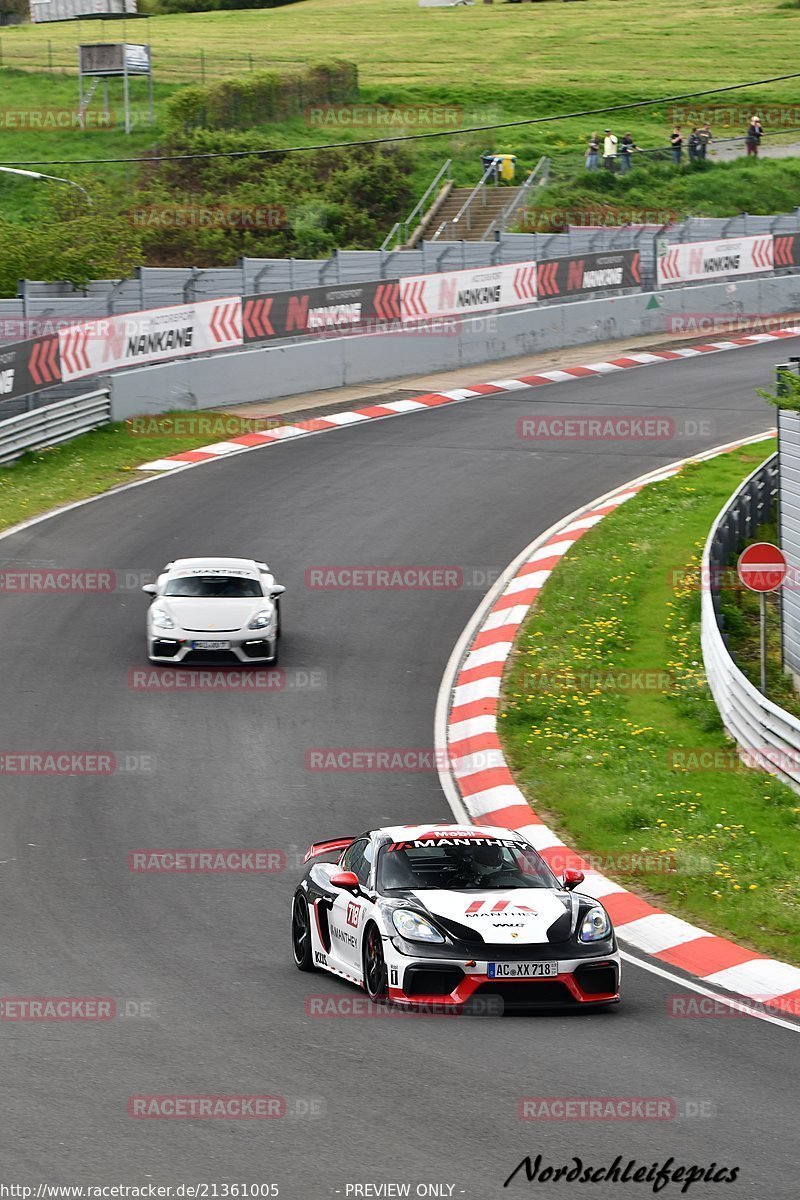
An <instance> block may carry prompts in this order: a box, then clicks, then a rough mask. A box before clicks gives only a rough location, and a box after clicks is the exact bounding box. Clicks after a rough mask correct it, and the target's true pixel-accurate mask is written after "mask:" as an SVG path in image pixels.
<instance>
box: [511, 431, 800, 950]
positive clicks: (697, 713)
mask: <svg viewBox="0 0 800 1200" xmlns="http://www.w3.org/2000/svg"><path fill="white" fill-rule="evenodd" d="M773 449H774V446H773V443H770V442H762V443H759V444H758V445H755V446H752V447H745V448H744V449H741V450H738V451H734V452H732V453H730V454H726V455H723V456H721V457H720V458H718V459H714V460H712V461H711V462H708V463H703V464H695V465H692V466H689V467H687V468H686V469H685V470H684V471H682V472H681V473H680V475H678V476H676V477H675V478H674V479H670V480H667V481H665V482H663V483H658V484H653V485H651V486H649V487H647V488H645V489H644V490H643V491H642V492H641V493H640V494H639V495H638V496H637V497H636V498H634V499H633V500H630V501H628V502H627V503H626V504H624V505H623V506H622V507H621V508H619V509H618V510H616V511H615V512H614V513H612V514H611V515H610V516H608V517H606V519H605V520H604V521H603V522H601V524H600V525H599V526H597V528H596V529H594V530H592V531H590V532H589V533H587V534H586V535H585V536H584V538H582V540H581V541H580V543H579V545H578V546H577V547H576V549H575V550H574V551H573V552H572V553H571V554H570V555H568V556H567V557H566V558H565V559H563V560H562V561H561V563H560V564H559V566H558V567H557V569H556V571H555V572H554V573H553V576H552V578H551V579H550V581H549V582H548V585H547V587H546V589H545V591H544V593H543V595H542V597H541V600H540V602H539V604H538V606H537V608H536V609H535V611H534V613H533V614H532V615H531V617H530V618H529V619H528V621H527V622H526V624H525V626H524V627H523V630H522V632H521V634H520V637H519V639H518V642H517V647H516V650H515V654H514V657H513V659H512V663H511V666H510V669H509V671H508V673H507V677H506V680H505V684H504V690H503V694H502V700H501V706H502V707H501V718H502V719H501V721H500V727H501V736H502V739H503V743H504V747H505V751H506V755H507V758H508V762H509V764H510V766H511V768H512V770H513V771H514V773H515V775H516V777H517V781H518V783H519V785H520V786H521V788H522V789H523V791H524V792H525V794H526V795H527V796H528V797H529V798H530V800H531V803H532V804H533V806H534V807H535V809H536V811H537V812H538V813H539V814H540V815H541V816H542V817H543V818H544V819H545V820H546V821H547V822H548V823H549V824H550V825H551V826H552V827H553V828H554V829H556V830H558V831H559V832H560V833H561V834H562V836H563V837H564V839H565V840H566V841H567V842H568V844H569V845H571V846H573V847H575V848H576V849H579V850H581V851H582V852H583V853H585V854H588V855H591V856H595V857H596V858H597V859H599V862H598V866H599V867H600V869H601V870H603V871H604V872H605V873H607V874H609V875H611V876H612V877H614V878H616V879H617V880H619V881H620V882H621V883H623V884H625V885H627V886H629V887H631V888H633V889H634V890H636V891H640V892H643V893H644V894H646V895H648V896H649V897H651V898H653V900H654V902H655V903H657V904H659V905H661V906H663V907H665V908H666V909H667V910H668V911H670V912H673V913H676V914H679V915H681V916H682V917H684V918H686V919H687V920H689V921H692V922H696V923H698V924H700V925H702V926H703V927H704V928H706V929H709V930H712V931H714V932H716V933H719V934H721V935H724V936H728V937H732V938H734V939H735V940H737V941H740V942H745V943H747V944H749V945H750V946H752V947H753V948H755V949H756V950H759V951H761V952H762V953H765V954H771V955H776V956H777V957H779V958H781V959H788V960H790V961H793V962H795V963H800V899H798V886H797V885H798V876H797V864H798V862H800V800H798V797H797V795H796V794H795V793H794V792H793V791H792V790H791V789H790V788H788V787H786V786H785V785H784V784H782V783H779V782H778V781H777V780H775V779H772V778H770V777H769V776H767V775H765V774H762V773H761V772H758V771H752V770H747V769H744V768H740V767H739V766H738V761H737V759H736V757H735V755H734V753H733V743H732V742H731V741H730V740H729V739H728V738H727V737H726V735H725V734H724V732H723V729H722V725H721V722H720V719H719V714H718V712H717V709H716V706H715V705H714V702H713V699H712V698H711V695H710V692H709V691H708V687H707V684H706V682H705V677H704V672H703V666H702V655H701V650H700V596H701V593H700V579H699V565H700V555H701V552H702V546H703V543H704V541H705V538H706V536H707V533H708V530H709V528H710V526H711V523H712V522H713V520H714V518H715V516H716V515H717V513H718V512H719V510H720V509H721V508H722V506H723V504H724V502H725V501H726V499H728V497H729V496H730V495H731V493H732V492H733V491H734V490H735V488H736V486H737V484H738V483H740V482H741V480H742V479H743V478H744V477H745V476H746V475H748V474H749V473H750V472H751V471H752V470H754V469H755V467H756V466H757V465H758V463H760V462H761V461H763V459H764V458H765V457H766V456H767V454H768V453H769V452H771V451H772V450H773ZM708 764H712V765H711V767H710V769H706V767H707V766H708Z"/></svg>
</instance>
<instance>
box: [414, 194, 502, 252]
mask: <svg viewBox="0 0 800 1200" xmlns="http://www.w3.org/2000/svg"><path fill="white" fill-rule="evenodd" d="M473 190H474V189H473V188H453V189H452V191H451V192H450V194H449V196H448V197H447V199H446V200H445V202H444V204H443V205H442V207H441V210H440V211H439V212H438V213H437V214H436V222H435V227H434V228H432V229H431V230H430V231H429V233H428V236H429V237H430V238H431V239H432V240H435V241H440V242H442V241H444V242H452V241H465V242H479V241H480V240H481V238H482V237H483V235H484V234H485V233H486V231H487V230H488V229H489V227H490V226H491V225H492V224H493V222H494V221H495V220H496V219H497V218H498V217H499V216H500V214H501V213H502V212H503V209H504V208H506V207H507V206H508V205H509V204H510V203H511V202H512V200H513V198H514V194H515V193H518V192H519V190H520V189H519V188H518V187H517V188H513V187H493V186H490V185H485V186H484V187H482V188H481V189H480V191H479V192H478V194H477V196H475V198H474V199H473V201H472V203H471V204H470V206H469V208H468V209H467V211H466V212H464V213H462V214H461V217H460V219H459V220H458V221H457V222H456V223H455V224H454V218H455V217H457V216H458V214H459V213H460V212H461V209H462V208H463V207H464V205H465V204H466V202H467V200H468V199H469V197H470V196H471V195H472V192H473Z"/></svg>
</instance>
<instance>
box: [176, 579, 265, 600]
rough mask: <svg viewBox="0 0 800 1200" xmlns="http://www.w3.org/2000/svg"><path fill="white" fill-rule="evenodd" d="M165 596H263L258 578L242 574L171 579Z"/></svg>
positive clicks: (228, 598)
mask: <svg viewBox="0 0 800 1200" xmlns="http://www.w3.org/2000/svg"><path fill="white" fill-rule="evenodd" d="M164 595H165V596H183V597H185V598H187V599H188V598H191V599H194V600H242V599H248V598H250V597H253V596H263V595H264V592H263V591H262V588H261V584H260V583H259V581H258V580H257V579H247V578H245V577H243V576H241V575H184V576H183V577H182V578H180V579H170V581H169V583H168V584H167V586H166V588H165V589H164Z"/></svg>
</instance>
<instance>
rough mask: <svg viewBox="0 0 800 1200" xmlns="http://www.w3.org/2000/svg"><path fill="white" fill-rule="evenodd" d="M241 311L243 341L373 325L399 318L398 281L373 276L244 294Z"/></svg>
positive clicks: (339, 330)
mask: <svg viewBox="0 0 800 1200" xmlns="http://www.w3.org/2000/svg"><path fill="white" fill-rule="evenodd" d="M242 316H243V331H244V340H245V342H265V341H270V340H271V339H272V338H286V337H299V336H303V335H304V334H311V335H316V336H317V337H320V336H324V335H325V334H329V333H336V332H339V333H342V332H347V331H348V330H358V329H361V328H364V329H366V330H369V329H374V328H375V327H380V326H381V325H382V324H383V323H387V322H397V321H399V320H400V301H399V290H398V281H397V280H396V279H384V280H380V281H375V280H373V281H372V282H369V283H347V284H344V283H343V284H332V285H331V286H329V287H314V288H305V289H304V290H299V291H293V292H267V293H266V294H264V295H255V296H244V297H243V299H242Z"/></svg>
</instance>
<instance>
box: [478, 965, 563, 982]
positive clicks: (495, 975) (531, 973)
mask: <svg viewBox="0 0 800 1200" xmlns="http://www.w3.org/2000/svg"><path fill="white" fill-rule="evenodd" d="M557 974H558V963H557V962H499V963H492V962H491V963H489V971H488V975H489V978H490V979H544V978H550V977H551V976H553V975H557Z"/></svg>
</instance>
